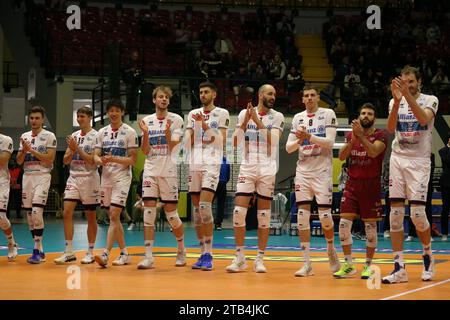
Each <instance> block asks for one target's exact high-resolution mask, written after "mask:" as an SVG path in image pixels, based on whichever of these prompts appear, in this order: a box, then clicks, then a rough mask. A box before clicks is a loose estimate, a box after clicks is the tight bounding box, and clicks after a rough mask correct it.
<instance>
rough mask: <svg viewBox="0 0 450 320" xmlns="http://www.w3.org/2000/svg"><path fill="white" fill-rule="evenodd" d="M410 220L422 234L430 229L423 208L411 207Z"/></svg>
mask: <svg viewBox="0 0 450 320" xmlns="http://www.w3.org/2000/svg"><path fill="white" fill-rule="evenodd" d="M411 220H412V222H413V223H414V226H415V227H416V230H417V231H419V232H424V231H426V230H427V229H428V228H429V227H430V223H429V222H428V219H427V214H426V212H425V206H411Z"/></svg>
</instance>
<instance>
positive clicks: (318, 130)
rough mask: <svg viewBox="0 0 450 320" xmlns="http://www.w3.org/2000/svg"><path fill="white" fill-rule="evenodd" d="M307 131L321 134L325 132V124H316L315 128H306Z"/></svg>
mask: <svg viewBox="0 0 450 320" xmlns="http://www.w3.org/2000/svg"><path fill="white" fill-rule="evenodd" d="M307 131H308V133H319V134H322V133H324V132H325V126H318V127H317V128H309V129H307Z"/></svg>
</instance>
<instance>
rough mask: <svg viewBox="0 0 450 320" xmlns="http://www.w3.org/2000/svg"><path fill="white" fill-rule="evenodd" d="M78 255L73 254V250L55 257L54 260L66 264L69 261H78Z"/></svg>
mask: <svg viewBox="0 0 450 320" xmlns="http://www.w3.org/2000/svg"><path fill="white" fill-rule="evenodd" d="M76 260H77V257H75V255H74V254H73V252H64V253H63V254H62V256H61V257H59V258H56V259H54V260H53V261H54V262H55V263H56V264H65V263H68V262H72V261H76Z"/></svg>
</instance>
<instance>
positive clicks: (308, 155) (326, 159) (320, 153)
mask: <svg viewBox="0 0 450 320" xmlns="http://www.w3.org/2000/svg"><path fill="white" fill-rule="evenodd" d="M337 126H338V123H337V119H336V114H335V113H334V111H333V110H332V109H325V108H319V109H318V110H317V111H316V112H315V113H307V112H306V110H305V111H303V112H300V113H297V114H296V115H295V116H294V118H293V119H292V126H291V131H290V134H294V135H295V132H296V131H297V130H299V129H300V128H301V127H305V128H306V130H307V132H308V133H310V134H312V135H315V136H317V137H322V138H325V137H326V129H327V128H328V127H334V128H336V127H337ZM332 164H333V150H327V149H324V148H322V147H320V146H319V145H317V144H315V143H311V142H309V141H308V140H304V141H303V142H302V143H301V144H300V145H299V148H298V161H297V171H300V172H304V173H308V172H312V171H319V170H323V169H326V168H330V167H331V166H332Z"/></svg>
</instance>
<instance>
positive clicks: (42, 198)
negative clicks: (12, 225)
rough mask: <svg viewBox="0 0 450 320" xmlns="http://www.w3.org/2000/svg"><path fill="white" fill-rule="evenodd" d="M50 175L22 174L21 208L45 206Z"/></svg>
mask: <svg viewBox="0 0 450 320" xmlns="http://www.w3.org/2000/svg"><path fill="white" fill-rule="evenodd" d="M51 180H52V176H51V175H50V173H44V174H26V173H25V174H24V175H23V187H22V208H24V209H26V210H31V208H32V207H45V205H46V204H47V198H48V190H49V189H50V182H51Z"/></svg>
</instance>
